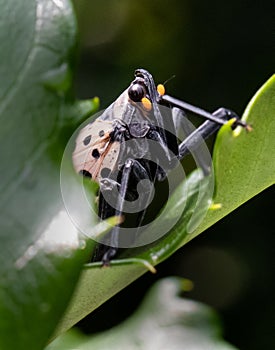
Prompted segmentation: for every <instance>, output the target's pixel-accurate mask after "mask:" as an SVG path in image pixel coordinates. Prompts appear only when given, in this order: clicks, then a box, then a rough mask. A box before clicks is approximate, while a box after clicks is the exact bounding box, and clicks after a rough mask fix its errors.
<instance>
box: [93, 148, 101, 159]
mask: <svg viewBox="0 0 275 350" xmlns="http://www.w3.org/2000/svg"><path fill="white" fill-rule="evenodd" d="M92 156H93V157H94V158H96V159H98V158H99V157H100V153H99V152H98V149H97V148H95V149H93V151H92Z"/></svg>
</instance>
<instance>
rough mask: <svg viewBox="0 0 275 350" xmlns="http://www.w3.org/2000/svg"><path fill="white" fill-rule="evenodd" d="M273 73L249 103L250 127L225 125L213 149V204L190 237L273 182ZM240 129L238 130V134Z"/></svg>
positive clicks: (274, 104) (274, 179)
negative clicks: (214, 188)
mask: <svg viewBox="0 0 275 350" xmlns="http://www.w3.org/2000/svg"><path fill="white" fill-rule="evenodd" d="M274 110H275V75H273V76H272V77H271V78H270V79H269V80H268V81H267V82H266V83H265V84H264V85H263V86H262V87H261V88H260V90H259V91H258V92H257V93H256V94H255V96H254V97H253V98H252V99H251V101H250V102H249V104H248V106H247V108H246V110H245V112H244V114H243V120H245V121H246V122H247V123H249V124H250V125H251V126H252V128H253V130H252V131H251V132H248V133H247V132H246V131H245V130H241V132H240V130H239V129H238V130H236V131H234V132H233V133H232V132H231V128H230V127H229V126H228V125H225V126H224V127H223V128H222V129H221V130H220V132H219V133H218V136H217V140H216V143H215V149H214V166H215V178H216V194H215V203H220V204H221V205H222V207H221V209H220V210H215V211H213V210H212V211H209V212H208V215H207V217H206V219H205V220H204V222H203V223H202V225H201V226H200V227H199V229H198V230H197V231H196V232H194V234H193V237H194V236H196V235H197V234H198V233H200V232H202V231H204V230H205V229H206V228H207V227H209V226H211V225H213V224H214V223H215V222H216V221H218V220H220V219H221V218H222V217H224V216H225V215H227V214H228V213H230V212H232V211H233V210H234V209H236V208H237V207H239V206H240V205H242V204H243V203H245V202H246V201H248V200H249V199H251V198H252V197H254V196H256V195H257V194H258V193H260V192H261V191H263V190H265V189H266V188H267V187H269V186H272V185H274V183H275V118H274ZM239 132H240V133H239Z"/></svg>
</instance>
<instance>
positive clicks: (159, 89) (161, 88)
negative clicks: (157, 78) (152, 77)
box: [157, 84, 165, 96]
mask: <svg viewBox="0 0 275 350" xmlns="http://www.w3.org/2000/svg"><path fill="white" fill-rule="evenodd" d="M157 91H158V93H159V94H160V96H163V95H164V94H165V87H164V85H163V84H158V86H157Z"/></svg>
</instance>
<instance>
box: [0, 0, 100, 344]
mask: <svg viewBox="0 0 275 350" xmlns="http://www.w3.org/2000/svg"><path fill="white" fill-rule="evenodd" d="M0 8H1V11H0V47H1V55H0V77H1V79H0V118H1V126H0V138H1V147H0V159H1V162H0V173H1V182H0V188H1V200H0V207H1V210H0V213H1V214H0V216H1V218H0V219H1V220H0V227H1V229H0V239H1V252H0V314H1V319H0V348H1V349H18V350H20V349H30V350H31V349H36V350H37V349H43V348H44V346H45V344H46V342H47V341H48V339H49V337H50V335H51V334H52V333H53V331H54V329H55V327H56V324H57V322H58V321H59V319H60V317H61V315H62V314H63V312H64V310H65V308H66V306H67V303H68V301H69V299H70V297H71V294H72V292H73V290H74V287H75V285H76V283H77V280H78V276H79V273H80V271H81V268H82V266H83V263H84V262H85V261H87V259H88V255H89V254H90V251H91V249H92V247H91V244H90V242H88V241H87V240H84V239H83V238H80V237H79V235H78V232H77V230H76V228H75V227H74V225H73V224H72V223H71V221H70V220H69V217H68V215H67V213H66V211H65V208H64V206H63V203H62V198H61V193H60V185H59V169H60V161H61V156H62V153H63V149H64V146H65V144H66V141H67V134H68V133H69V134H71V132H72V127H71V130H70V131H69V125H70V123H72V119H73V116H75V119H77V117H78V118H79V119H81V118H83V117H84V116H87V114H88V113H91V112H92V111H93V110H94V109H95V107H96V106H97V104H98V101H95V103H94V102H93V101H86V102H83V103H79V102H77V101H75V100H74V99H73V98H72V97H71V96H72V92H71V83H72V81H71V79H72V71H73V66H74V62H73V56H72V54H73V52H74V47H75V39H76V22H75V17H74V14H73V11H72V7H71V3H70V1H68V0H36V1H34V0H25V1H21V0H10V1H5V0H0ZM76 113H78V115H76ZM68 178H70V175H69V174H68ZM75 186H76V185H75ZM91 222H93V223H94V224H95V218H94V217H93V216H92V215H91Z"/></svg>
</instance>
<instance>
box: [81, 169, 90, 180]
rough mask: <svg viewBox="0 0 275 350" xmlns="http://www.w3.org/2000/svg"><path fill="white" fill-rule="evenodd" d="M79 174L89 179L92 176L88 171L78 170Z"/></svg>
mask: <svg viewBox="0 0 275 350" xmlns="http://www.w3.org/2000/svg"><path fill="white" fill-rule="evenodd" d="M79 174H80V175H82V176H84V177H87V178H89V179H91V178H92V174H91V173H90V172H89V171H87V170H80V172H79Z"/></svg>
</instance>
